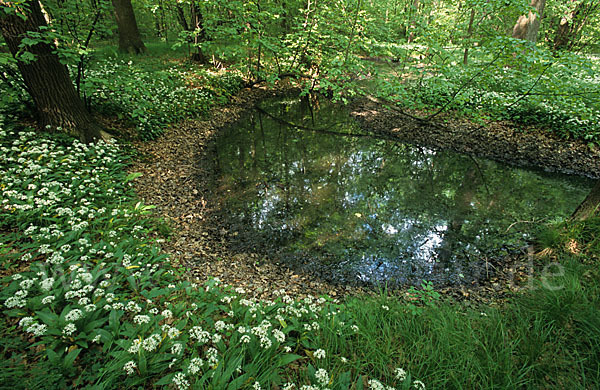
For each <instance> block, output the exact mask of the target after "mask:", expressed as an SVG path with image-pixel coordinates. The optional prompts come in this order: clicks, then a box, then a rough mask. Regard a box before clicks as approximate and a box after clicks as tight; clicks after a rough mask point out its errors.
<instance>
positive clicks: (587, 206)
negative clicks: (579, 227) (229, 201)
mask: <svg viewBox="0 0 600 390" xmlns="http://www.w3.org/2000/svg"><path fill="white" fill-rule="evenodd" d="M593 216H600V180H598V182H597V183H596V185H595V186H594V188H592V190H591V191H590V193H589V194H588V196H586V198H585V199H584V200H583V202H581V204H580V205H579V206H577V209H576V210H575V212H574V213H573V215H572V216H571V219H574V220H578V221H582V220H584V219H588V218H590V217H593Z"/></svg>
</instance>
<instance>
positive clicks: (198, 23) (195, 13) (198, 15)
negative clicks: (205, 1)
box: [192, 2, 208, 64]
mask: <svg viewBox="0 0 600 390" xmlns="http://www.w3.org/2000/svg"><path fill="white" fill-rule="evenodd" d="M192 23H193V25H194V26H195V32H196V33H195V34H194V46H195V47H196V53H194V54H192V61H196V62H199V63H201V64H206V63H208V60H207V59H206V56H205V55H204V52H203V51H202V47H201V46H200V45H201V44H202V43H204V42H206V41H207V40H208V37H207V35H206V31H205V30H204V18H203V16H202V10H201V9H200V6H199V5H198V4H197V3H196V2H194V3H193V4H192Z"/></svg>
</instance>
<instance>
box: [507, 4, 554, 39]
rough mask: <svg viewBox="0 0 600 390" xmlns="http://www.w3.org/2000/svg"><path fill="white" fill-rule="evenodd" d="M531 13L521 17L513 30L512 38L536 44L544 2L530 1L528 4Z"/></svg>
mask: <svg viewBox="0 0 600 390" xmlns="http://www.w3.org/2000/svg"><path fill="white" fill-rule="evenodd" d="M529 5H530V6H531V7H532V8H534V9H535V11H536V12H535V13H534V12H533V11H529V14H528V15H521V16H520V17H519V19H518V20H517V23H516V24H515V27H514V28H513V33H512V36H513V38H518V39H524V40H527V41H530V42H533V43H535V42H537V36H538V31H539V30H540V23H541V20H542V17H543V14H544V6H545V5H546V0H531V3H530V4H529Z"/></svg>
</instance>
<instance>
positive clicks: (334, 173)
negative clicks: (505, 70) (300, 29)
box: [215, 98, 592, 284]
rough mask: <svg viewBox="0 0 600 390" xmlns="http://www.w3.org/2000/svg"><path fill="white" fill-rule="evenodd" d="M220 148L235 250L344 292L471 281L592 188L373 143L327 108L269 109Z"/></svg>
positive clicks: (293, 102) (222, 138) (293, 105)
mask: <svg viewBox="0 0 600 390" xmlns="http://www.w3.org/2000/svg"><path fill="white" fill-rule="evenodd" d="M259 106H260V108H259V109H257V110H254V111H253V112H251V113H249V114H248V115H247V116H246V117H244V118H243V119H242V120H241V121H239V122H238V123H237V124H236V125H235V126H233V127H231V128H229V129H227V130H225V131H223V132H222V133H220V135H219V138H218V139H217V141H216V155H215V156H216V157H215V159H216V160H215V161H216V162H215V163H216V170H217V172H218V182H217V190H218V191H217V192H218V194H219V197H220V201H221V213H222V214H223V216H224V217H225V220H226V221H228V223H229V224H230V225H231V229H234V230H235V231H237V233H238V234H237V235H236V240H235V241H236V242H234V243H233V246H234V247H237V248H238V249H239V250H261V251H264V252H266V253H269V255H270V256H271V257H274V258H276V259H277V260H279V261H282V262H286V263H287V264H289V265H290V266H292V267H299V268H303V269H305V270H308V271H310V272H314V273H315V274H316V275H318V276H319V277H322V278H325V279H327V280H331V281H338V282H343V283H352V282H359V283H367V284H378V283H388V284H407V283H411V284H418V283H420V282H421V281H423V280H432V281H435V282H436V283H443V284H455V283H470V282H471V281H473V280H478V279H481V278H485V277H487V276H489V275H491V274H493V272H494V269H495V267H498V266H501V263H500V260H501V259H502V258H503V257H504V256H506V255H507V254H508V253H511V252H513V251H515V250H518V248H520V247H523V246H524V245H526V244H527V237H528V235H529V234H530V232H531V229H532V227H534V226H536V222H547V221H553V220H557V219H560V218H565V217H567V216H569V215H570V214H571V213H572V212H573V210H574V209H575V208H576V206H577V205H578V204H579V203H580V202H581V201H582V200H583V199H584V198H585V196H586V194H587V192H588V191H589V190H590V189H591V186H592V183H591V181H590V180H588V179H585V178H581V177H574V176H566V175H559V174H553V173H547V172H542V171H536V170H527V169H521V168H515V167H512V166H508V165H504V164H500V163H497V162H493V161H489V160H484V159H480V158H473V157H471V156H467V155H463V154H458V153H454V152H450V151H441V150H432V149H429V148H426V147H420V146H415V145H410V144H403V143H398V142H395V141H390V140H386V139H381V138H376V137H372V136H368V135H366V134H364V132H361V131H360V129H358V127H357V126H356V125H355V124H354V123H353V122H352V120H351V119H350V117H349V115H348V113H347V111H345V110H344V109H343V108H341V107H339V106H336V105H334V104H331V103H329V102H327V101H325V100H324V99H322V100H320V101H319V100H315V99H312V101H310V102H309V100H308V99H300V98H287V99H281V98H280V99H274V100H268V101H264V102H262V103H261V104H260V105H259Z"/></svg>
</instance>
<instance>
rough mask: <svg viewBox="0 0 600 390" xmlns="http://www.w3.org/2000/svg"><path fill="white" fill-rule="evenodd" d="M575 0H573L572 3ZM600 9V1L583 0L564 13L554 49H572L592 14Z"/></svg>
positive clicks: (557, 31) (557, 30)
mask: <svg viewBox="0 0 600 390" xmlns="http://www.w3.org/2000/svg"><path fill="white" fill-rule="evenodd" d="M573 2H574V1H573V0H572V1H571V3H573ZM599 9H600V2H594V1H588V0H581V1H580V2H579V3H577V5H575V7H573V9H571V10H570V11H568V12H567V14H566V15H564V16H563V17H562V18H561V20H560V23H559V25H558V27H557V28H556V33H555V35H554V44H553V46H554V50H570V49H571V48H573V46H574V45H575V44H576V43H577V40H578V37H579V35H580V33H581V30H582V29H583V26H584V25H585V23H586V21H587V20H588V19H589V17H590V16H591V15H593V14H594V13H595V12H597V11H598V10H599Z"/></svg>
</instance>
